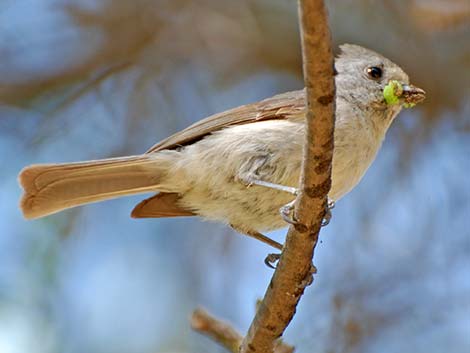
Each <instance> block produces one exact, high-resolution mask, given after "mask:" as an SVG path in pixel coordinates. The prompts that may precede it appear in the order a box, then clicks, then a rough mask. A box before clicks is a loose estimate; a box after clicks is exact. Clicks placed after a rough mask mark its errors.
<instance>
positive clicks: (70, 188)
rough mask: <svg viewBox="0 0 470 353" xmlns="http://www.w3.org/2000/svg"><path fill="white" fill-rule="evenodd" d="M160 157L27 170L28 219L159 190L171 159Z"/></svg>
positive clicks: (25, 201) (22, 176)
mask: <svg viewBox="0 0 470 353" xmlns="http://www.w3.org/2000/svg"><path fill="white" fill-rule="evenodd" d="M159 159H160V158H158V155H155V154H144V155H140V156H131V157H122V158H110V159H103V160H97V161H88V162H79V163H63V164H37V165H31V166H29V167H26V168H24V169H23V170H22V171H21V173H20V175H19V181H20V184H21V186H22V187H23V189H24V194H23V197H22V198H21V204H20V206H21V210H22V211H23V215H24V217H25V218H28V219H32V218H39V217H43V216H47V215H49V214H52V213H56V212H59V211H61V210H64V209H66V208H71V207H75V206H79V205H83V204H86V203H90V202H97V201H103V200H107V199H111V198H115V197H119V196H125V195H132V194H138V193H143V192H149V191H156V190H158V187H159V184H160V182H161V180H162V178H163V176H164V175H165V174H166V170H167V169H166V167H167V165H168V162H169V161H168V160H159Z"/></svg>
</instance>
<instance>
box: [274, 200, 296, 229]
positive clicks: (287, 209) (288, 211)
mask: <svg viewBox="0 0 470 353" xmlns="http://www.w3.org/2000/svg"><path fill="white" fill-rule="evenodd" d="M294 204H295V200H293V201H291V202H289V203H287V204H285V205H284V206H282V207H281V208H280V209H279V213H280V214H281V217H282V219H283V220H284V221H285V222H286V223H289V224H292V225H294V226H295V225H298V224H299V222H297V220H296V219H294V215H293V214H292V211H293V210H294Z"/></svg>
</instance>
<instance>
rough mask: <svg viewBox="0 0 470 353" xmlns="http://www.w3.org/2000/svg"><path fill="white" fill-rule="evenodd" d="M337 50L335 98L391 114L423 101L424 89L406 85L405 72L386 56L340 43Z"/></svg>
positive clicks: (370, 109)
mask: <svg viewBox="0 0 470 353" xmlns="http://www.w3.org/2000/svg"><path fill="white" fill-rule="evenodd" d="M340 49H341V53H340V55H339V56H338V58H337V59H336V62H335V69H336V71H337V76H336V89H337V96H338V98H340V99H344V100H346V101H347V102H349V103H351V104H353V105H356V106H357V107H358V109H361V110H367V111H371V112H374V111H375V112H383V113H385V114H384V115H385V116H392V117H393V116H395V115H396V114H397V113H398V112H399V111H400V109H401V107H406V108H408V107H412V106H414V105H415V104H417V103H420V102H422V101H423V100H424V98H425V92H424V91H423V90H422V89H421V88H418V87H416V86H413V85H412V84H410V82H409V78H408V75H407V74H406V73H405V72H404V71H403V70H402V69H401V68H400V67H399V66H398V65H396V64H395V63H393V62H392V61H390V60H389V59H387V58H385V57H384V56H382V55H380V54H378V53H376V52H374V51H372V50H369V49H366V48H363V47H361V46H358V45H352V44H343V45H341V46H340ZM380 115H382V114H380Z"/></svg>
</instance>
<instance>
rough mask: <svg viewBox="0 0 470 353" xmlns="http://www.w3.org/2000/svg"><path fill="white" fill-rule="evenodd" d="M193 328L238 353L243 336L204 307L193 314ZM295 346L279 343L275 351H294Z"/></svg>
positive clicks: (233, 352)
mask: <svg viewBox="0 0 470 353" xmlns="http://www.w3.org/2000/svg"><path fill="white" fill-rule="evenodd" d="M191 328H192V329H193V330H195V331H198V332H199V333H201V334H203V335H206V336H208V337H210V338H212V339H213V340H214V341H216V342H217V343H219V344H220V345H221V346H222V347H224V348H225V349H227V350H228V351H229V352H231V353H238V352H239V349H240V345H241V343H242V340H243V336H242V335H240V333H238V332H237V331H236V330H235V329H234V328H233V327H231V326H230V325H229V324H227V323H225V322H222V321H220V320H218V319H217V318H215V317H213V316H212V315H210V314H209V313H208V312H207V311H205V310H203V309H197V310H195V311H194V312H193V315H192V316H191ZM293 352H294V348H293V347H291V346H288V345H287V344H284V343H280V342H279V343H278V344H277V345H276V347H275V353H293Z"/></svg>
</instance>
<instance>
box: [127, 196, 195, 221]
mask: <svg viewBox="0 0 470 353" xmlns="http://www.w3.org/2000/svg"><path fill="white" fill-rule="evenodd" d="M178 200H179V195H178V194H174V193H160V194H157V195H154V196H152V197H150V198H148V199H145V200H143V201H141V202H140V203H139V204H138V205H137V206H135V207H134V209H133V210H132V213H131V217H132V218H161V217H180V216H195V214H194V213H193V212H191V211H189V210H186V209H184V208H182V207H180V206H178Z"/></svg>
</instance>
